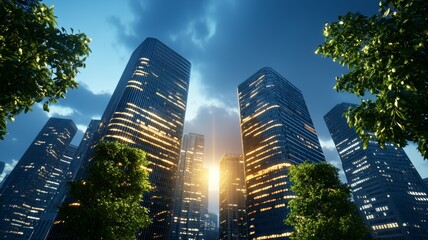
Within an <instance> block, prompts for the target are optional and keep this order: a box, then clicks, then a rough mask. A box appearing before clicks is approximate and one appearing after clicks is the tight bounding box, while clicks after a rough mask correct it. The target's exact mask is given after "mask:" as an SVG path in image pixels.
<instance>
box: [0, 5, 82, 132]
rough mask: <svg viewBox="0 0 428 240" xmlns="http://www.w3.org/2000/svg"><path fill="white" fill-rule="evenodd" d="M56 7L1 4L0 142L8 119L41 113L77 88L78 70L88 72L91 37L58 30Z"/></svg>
mask: <svg viewBox="0 0 428 240" xmlns="http://www.w3.org/2000/svg"><path fill="white" fill-rule="evenodd" d="M56 26H57V22H56V18H55V16H54V12H53V7H50V8H49V7H47V6H46V5H44V4H42V3H40V2H39V1H36V0H34V1H31V0H27V1H22V0H21V1H18V0H2V1H0V85H1V87H0V139H3V135H5V134H6V133H7V131H6V123H7V119H9V120H10V121H13V120H14V116H16V115H17V114H19V113H20V112H22V111H24V112H25V113H26V112H28V111H30V110H31V106H33V105H34V104H35V103H38V102H42V101H44V104H43V109H44V110H45V111H49V104H52V103H55V102H57V101H58V99H59V98H64V94H65V93H66V92H67V89H68V88H76V87H77V85H78V84H77V82H76V81H75V80H74V78H75V77H76V74H77V73H78V68H80V67H84V66H85V64H84V62H85V60H86V57H87V56H88V54H89V52H90V49H89V41H90V40H89V38H87V37H86V35H85V34H83V33H76V34H74V33H73V29H71V34H69V33H67V31H66V30H65V29H64V28H62V29H61V30H59V29H57V27H56Z"/></svg>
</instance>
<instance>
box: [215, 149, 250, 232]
mask: <svg viewBox="0 0 428 240" xmlns="http://www.w3.org/2000/svg"><path fill="white" fill-rule="evenodd" d="M219 199H220V224H219V225H220V227H219V233H220V238H219V239H221V240H232V239H247V214H246V205H245V202H246V189H245V174H244V159H243V158H242V156H241V155H239V154H225V155H224V156H223V157H222V158H221V160H220V198H219Z"/></svg>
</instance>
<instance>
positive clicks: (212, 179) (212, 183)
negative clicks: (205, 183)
mask: <svg viewBox="0 0 428 240" xmlns="http://www.w3.org/2000/svg"><path fill="white" fill-rule="evenodd" d="M209 169H210V173H209V190H210V191H216V190H218V188H219V185H220V183H219V181H220V169H219V168H218V167H217V166H210V168H209Z"/></svg>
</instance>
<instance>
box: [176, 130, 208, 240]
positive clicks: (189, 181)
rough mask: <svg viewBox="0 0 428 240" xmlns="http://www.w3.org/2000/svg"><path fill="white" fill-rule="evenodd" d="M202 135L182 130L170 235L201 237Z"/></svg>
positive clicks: (189, 237) (202, 190)
mask: <svg viewBox="0 0 428 240" xmlns="http://www.w3.org/2000/svg"><path fill="white" fill-rule="evenodd" d="M203 163H204V136H203V135H199V134H194V133H189V134H185V135H184V136H183V142H182V146H181V154H180V163H179V165H178V172H177V184H176V189H175V190H176V194H175V204H174V215H173V223H172V225H173V228H172V238H171V239H204V238H203V233H204V231H203V229H202V227H203V225H204V222H203V217H204V215H203V213H205V212H207V210H208V209H206V210H205V211H204V209H203V206H204V205H205V204H204V203H203V192H204V189H202V187H203V186H205V184H203V182H204V181H208V179H207V177H206V176H204V175H203V173H204V171H203Z"/></svg>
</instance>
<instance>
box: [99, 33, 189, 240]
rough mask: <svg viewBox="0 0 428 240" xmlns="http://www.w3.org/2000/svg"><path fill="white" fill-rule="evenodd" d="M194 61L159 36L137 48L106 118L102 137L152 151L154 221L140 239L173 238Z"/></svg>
mask: <svg viewBox="0 0 428 240" xmlns="http://www.w3.org/2000/svg"><path fill="white" fill-rule="evenodd" d="M189 79H190V62H189V61H187V60H186V59H184V58H183V57H182V56H180V55H179V54H177V53H176V52H174V51H173V50H172V49H170V48H169V47H167V46H166V45H165V44H163V43H162V42H160V41H159V40H157V39H154V38H147V39H146V40H144V41H143V42H142V43H141V44H140V46H138V48H137V49H136V50H135V51H134V53H133V54H132V56H131V58H130V60H129V61H128V64H127V66H126V68H125V70H124V72H123V74H122V77H121V78H120V80H119V83H118V85H117V87H116V89H115V91H114V93H113V95H112V98H111V99H110V102H109V103H108V105H107V108H106V110H105V112H104V114H103V116H102V118H101V123H100V128H99V135H98V136H97V137H95V140H97V139H100V138H102V139H104V140H106V141H113V140H114V141H119V142H122V143H127V144H129V146H131V147H135V148H139V149H142V150H143V151H145V152H146V157H147V160H148V161H149V165H148V169H149V172H150V176H149V181H150V183H151V184H152V186H153V187H154V189H153V190H152V191H150V192H149V193H146V194H144V196H143V205H144V206H145V207H147V208H148V209H149V210H150V217H151V219H152V224H151V225H150V226H148V227H147V228H145V229H142V230H141V231H140V232H139V233H138V237H137V238H138V239H168V238H169V237H168V233H170V225H171V221H170V220H171V215H172V210H173V197H174V186H175V173H176V171H177V165H178V161H179V156H180V144H181V138H182V137H183V125H184V116H185V112H186V103H187V93H188V89H189Z"/></svg>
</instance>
